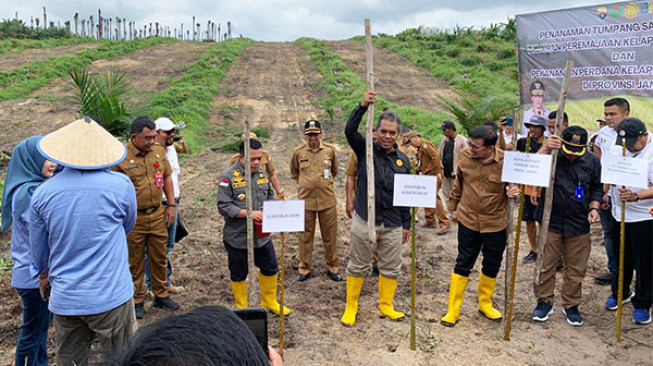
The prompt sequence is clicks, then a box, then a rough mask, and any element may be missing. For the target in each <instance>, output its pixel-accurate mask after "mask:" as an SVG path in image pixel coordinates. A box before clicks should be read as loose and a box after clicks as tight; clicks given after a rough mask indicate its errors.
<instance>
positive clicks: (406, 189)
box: [392, 174, 438, 208]
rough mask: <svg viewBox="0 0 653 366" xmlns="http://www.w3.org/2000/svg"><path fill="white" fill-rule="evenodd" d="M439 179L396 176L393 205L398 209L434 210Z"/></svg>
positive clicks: (409, 175)
mask: <svg viewBox="0 0 653 366" xmlns="http://www.w3.org/2000/svg"><path fill="white" fill-rule="evenodd" d="M437 192H438V179H437V177H435V176H433V175H414V174H395V185H394V197H393V201H392V204H393V205H394V206H397V207H429V208H434V207H435V203H436V198H437V196H436V195H437Z"/></svg>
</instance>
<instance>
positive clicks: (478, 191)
mask: <svg viewBox="0 0 653 366" xmlns="http://www.w3.org/2000/svg"><path fill="white" fill-rule="evenodd" d="M497 139H498V136H497V134H496V132H494V130H493V129H492V127H490V126H479V127H476V128H474V129H473V130H472V131H470V133H469V147H468V148H466V149H464V150H463V151H461V153H460V159H459V160H458V167H457V168H456V181H455V183H454V186H453V191H452V192H451V197H450V198H449V211H450V212H451V218H452V219H453V220H454V221H458V256H457V257H456V264H455V266H454V270H453V273H452V274H451V283H450V284H449V307H448V309H447V314H446V315H445V316H444V317H443V318H442V320H441V321H440V322H441V323H442V325H444V326H447V327H453V326H454V325H456V323H457V322H458V317H459V315H460V306H461V305H462V303H463V298H464V295H465V288H467V281H468V280H469V275H470V273H471V271H472V267H474V263H475V262H476V258H478V255H479V253H483V263H482V269H481V274H480V276H479V279H478V310H479V311H480V312H481V314H483V315H484V316H485V317H487V318H488V319H491V320H495V321H498V320H500V319H501V318H502V315H501V312H500V311H499V310H497V309H495V308H494V307H493V306H492V294H493V293H494V285H495V282H496V277H497V273H499V268H501V261H502V260H503V250H504V249H505V247H506V226H507V222H508V220H507V214H506V204H507V199H506V184H505V183H503V182H502V181H501V170H502V169H503V150H501V149H498V148H497V147H496V146H495V145H496V143H497ZM507 193H508V195H510V196H512V197H514V196H515V195H517V194H519V187H516V186H515V187H513V188H511V189H509V190H508V192H507Z"/></svg>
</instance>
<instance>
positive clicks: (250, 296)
mask: <svg viewBox="0 0 653 366" xmlns="http://www.w3.org/2000/svg"><path fill="white" fill-rule="evenodd" d="M249 143H250V138H249V120H248V119H247V118H246V119H245V166H244V167H243V168H244V170H245V173H244V175H245V199H246V200H245V207H246V208H247V217H246V220H247V268H248V269H249V271H248V273H249V274H248V276H247V277H249V281H248V282H249V284H248V286H247V303H248V304H253V303H254V284H255V283H256V267H255V266H254V222H253V221H252V173H251V172H250V170H249V166H250V162H251V159H250V148H249ZM281 317H283V313H282V314H281Z"/></svg>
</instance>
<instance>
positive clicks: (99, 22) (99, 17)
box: [97, 9, 102, 39]
mask: <svg viewBox="0 0 653 366" xmlns="http://www.w3.org/2000/svg"><path fill="white" fill-rule="evenodd" d="M101 38H102V10H101V9H98V10H97V39H101Z"/></svg>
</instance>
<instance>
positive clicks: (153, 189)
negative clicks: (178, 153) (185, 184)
mask: <svg viewBox="0 0 653 366" xmlns="http://www.w3.org/2000/svg"><path fill="white" fill-rule="evenodd" d="M125 147H126V148H127V157H126V158H125V160H123V161H122V162H121V163H120V164H118V165H116V166H113V167H112V168H111V170H114V171H117V172H121V173H124V174H125V175H127V176H128V177H129V179H130V180H131V181H132V183H133V184H134V188H135V189H136V201H137V204H138V218H137V220H136V225H135V226H134V230H132V232H131V233H130V234H129V235H128V236H127V245H128V248H129V270H130V272H131V275H132V281H133V282H134V288H135V291H134V303H135V304H142V303H143V302H144V301H145V296H146V294H147V287H146V286H145V282H144V281H143V279H144V275H145V250H147V254H148V257H147V260H148V264H149V268H150V275H151V285H152V292H153V293H154V296H156V297H157V298H166V297H168V288H167V287H166V279H167V278H166V277H167V273H166V271H167V265H168V262H167V256H166V244H167V241H168V227H167V226H166V219H165V209H164V207H163V205H162V204H161V197H162V193H163V189H162V188H163V184H162V183H163V181H164V180H165V178H167V177H168V176H170V175H171V174H172V167H171V166H170V163H169V162H168V160H167V159H166V152H165V150H164V148H163V147H161V146H158V145H155V146H154V147H153V148H152V151H150V152H148V153H143V152H141V151H140V150H138V149H137V148H136V146H134V144H133V143H132V142H131V141H130V142H128V143H127V144H125ZM157 175H158V176H159V178H157ZM157 180H160V182H159V183H160V184H159V185H157Z"/></svg>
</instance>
